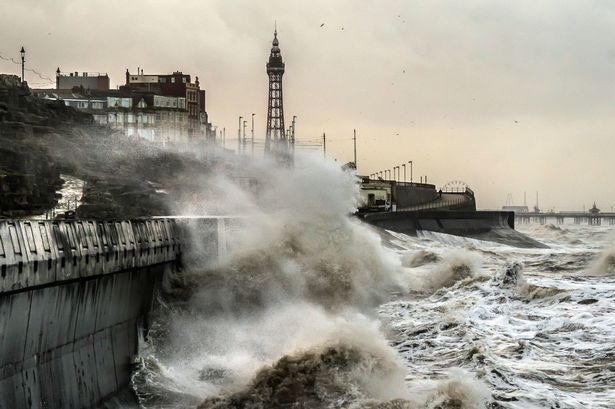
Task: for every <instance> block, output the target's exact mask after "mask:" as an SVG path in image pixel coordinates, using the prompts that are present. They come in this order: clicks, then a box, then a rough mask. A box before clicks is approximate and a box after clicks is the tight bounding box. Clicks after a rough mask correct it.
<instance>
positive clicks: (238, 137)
mask: <svg viewBox="0 0 615 409" xmlns="http://www.w3.org/2000/svg"><path fill="white" fill-rule="evenodd" d="M242 119H243V117H242V116H241V115H240V116H239V126H238V127H237V154H238V155H239V153H241V120H242Z"/></svg>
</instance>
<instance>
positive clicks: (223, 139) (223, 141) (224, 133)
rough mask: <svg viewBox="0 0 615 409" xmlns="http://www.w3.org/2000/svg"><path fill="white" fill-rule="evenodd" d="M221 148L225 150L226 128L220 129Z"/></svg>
mask: <svg viewBox="0 0 615 409" xmlns="http://www.w3.org/2000/svg"><path fill="white" fill-rule="evenodd" d="M222 147H223V148H226V127H224V128H222Z"/></svg>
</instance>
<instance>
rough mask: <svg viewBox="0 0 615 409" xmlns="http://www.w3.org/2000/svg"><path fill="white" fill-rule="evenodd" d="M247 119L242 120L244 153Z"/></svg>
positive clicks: (244, 151)
mask: <svg viewBox="0 0 615 409" xmlns="http://www.w3.org/2000/svg"><path fill="white" fill-rule="evenodd" d="M247 124H248V121H243V153H244V154H245V153H246V126H247Z"/></svg>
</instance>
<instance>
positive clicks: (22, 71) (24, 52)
mask: <svg viewBox="0 0 615 409" xmlns="http://www.w3.org/2000/svg"><path fill="white" fill-rule="evenodd" d="M20 52H21V83H22V84H23V83H24V66H25V63H26V50H24V48H23V47H21V51H20Z"/></svg>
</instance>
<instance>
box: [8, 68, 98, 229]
mask: <svg viewBox="0 0 615 409" xmlns="http://www.w3.org/2000/svg"><path fill="white" fill-rule="evenodd" d="M88 121H91V118H88V117H87V116H84V115H81V114H79V113H78V112H76V111H74V110H69V109H67V107H66V106H64V104H62V103H56V102H52V103H44V102H43V101H40V100H38V99H36V98H33V97H32V96H31V95H30V91H29V89H28V87H27V85H26V86H22V85H21V84H20V81H19V78H18V77H16V76H8V75H0V217H2V216H4V217H20V216H26V215H29V214H32V213H40V212H42V211H44V210H45V209H49V208H51V207H53V206H54V205H55V204H56V203H57V198H56V193H55V192H56V190H57V189H58V188H59V187H60V186H61V185H62V180H61V179H60V170H61V166H60V165H59V164H58V163H57V162H56V161H54V160H53V158H51V157H50V156H49V154H48V149H47V148H46V147H45V143H44V142H43V141H44V139H45V135H48V134H50V133H53V132H56V131H58V130H60V129H61V128H63V127H67V126H68V125H69V124H71V123H87V122H88Z"/></svg>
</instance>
